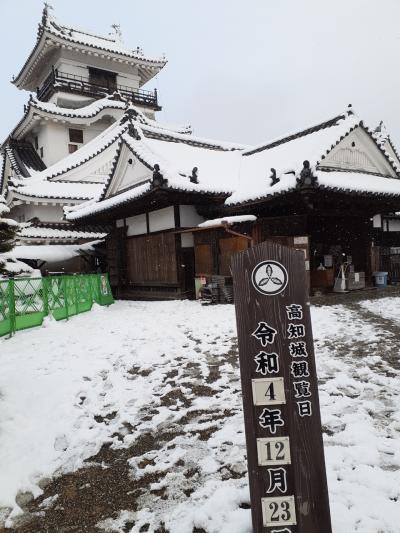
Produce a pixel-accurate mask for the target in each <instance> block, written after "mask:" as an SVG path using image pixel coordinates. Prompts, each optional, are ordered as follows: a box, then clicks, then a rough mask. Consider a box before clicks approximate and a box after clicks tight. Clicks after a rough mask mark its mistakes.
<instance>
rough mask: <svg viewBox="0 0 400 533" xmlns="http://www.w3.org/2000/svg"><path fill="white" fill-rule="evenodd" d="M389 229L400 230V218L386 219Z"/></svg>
mask: <svg viewBox="0 0 400 533" xmlns="http://www.w3.org/2000/svg"><path fill="white" fill-rule="evenodd" d="M388 223H389V224H388V225H389V231H400V220H391V219H389V220H388Z"/></svg>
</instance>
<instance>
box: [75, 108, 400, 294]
mask: <svg viewBox="0 0 400 533" xmlns="http://www.w3.org/2000/svg"><path fill="white" fill-rule="evenodd" d="M117 127H119V128H120V131H119V137H118V139H116V141H115V142H118V143H119V144H118V154H117V156H116V158H115V161H114V164H113V168H112V171H111V172H110V176H109V179H108V182H107V185H106V187H105V189H104V191H103V194H102V196H101V197H100V198H99V200H98V201H97V202H93V201H92V202H86V203H82V204H80V205H79V206H76V207H74V208H71V209H68V210H67V219H68V220H70V221H71V222H74V223H76V224H79V223H80V224H84V225H87V224H98V225H104V224H111V225H113V226H114V229H113V231H112V232H111V233H110V234H109V237H108V238H107V249H108V264H109V270H110V274H111V280H112V284H113V286H114V289H115V291H116V294H117V295H119V296H120V297H124V298H182V297H191V296H192V295H193V292H194V278H195V277H204V276H205V277H211V276H213V275H221V276H229V274H230V270H229V264H230V258H231V256H232V254H233V253H235V252H237V251H240V250H242V249H244V248H246V247H247V246H251V245H253V244H256V243H259V242H263V241H265V240H275V241H278V242H281V243H283V244H287V245H290V246H294V247H296V248H299V249H302V250H303V251H304V260H305V262H306V268H307V270H308V271H309V273H310V276H309V279H310V288H311V289H312V290H315V289H323V290H332V288H333V285H334V282H335V278H336V277H337V275H338V273H339V271H340V267H341V266H342V265H343V264H344V265H345V268H346V272H347V273H348V272H350V273H351V276H353V282H354V283H355V284H357V283H358V284H359V285H360V286H362V283H363V280H364V279H365V283H366V284H367V285H368V284H370V283H372V274H373V272H374V271H376V270H379V268H380V265H381V257H380V254H379V250H380V247H381V245H382V243H383V240H384V235H383V234H384V232H383V230H382V228H378V227H377V223H376V221H377V217H378V215H379V216H384V217H385V216H390V215H391V214H392V213H394V212H396V211H398V210H399V206H400V161H399V159H398V157H397V154H396V151H395V149H394V148H393V145H392V143H391V142H389V141H390V140H389V139H388V137H386V138H382V135H381V133H380V132H379V131H371V130H369V129H368V128H367V127H366V126H365V125H364V124H363V122H362V121H361V120H360V119H359V118H358V117H357V116H356V115H355V114H354V112H353V110H352V109H351V108H349V109H348V110H347V111H346V112H344V113H342V114H339V115H337V116H335V117H333V118H331V119H329V120H327V121H325V122H322V123H320V124H317V125H315V126H313V127H311V128H307V129H306V130H303V131H300V132H297V133H295V134H292V135H289V136H286V137H283V138H280V139H277V140H274V141H273V142H271V143H266V144H263V145H260V146H255V147H252V148H248V147H243V146H240V145H234V144H227V143H218V142H215V141H210V140H207V139H200V138H196V137H194V136H193V135H191V134H189V133H178V132H176V131H174V130H171V129H169V128H168V127H166V126H163V125H160V124H159V125H157V127H156V126H154V125H151V126H149V124H148V123H147V124H146V123H144V122H143V120H141V115H140V114H139V113H138V112H137V110H135V108H134V107H130V108H129V109H127V111H126V112H125V115H124V117H123V118H122V119H121V120H120V121H119V126H117Z"/></svg>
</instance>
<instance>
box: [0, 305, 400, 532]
mask: <svg viewBox="0 0 400 533" xmlns="http://www.w3.org/2000/svg"><path fill="white" fill-rule="evenodd" d="M312 318H313V328H314V338H315V344H316V354H317V364H318V372H319V380H320V400H321V409H322V419H323V426H324V440H325V454H326V461H327V471H328V483H329V491H330V501H331V513H332V520H333V531H334V533H352V532H357V533H399V532H400V502H399V499H400V470H399V467H400V400H399V398H400V358H399V347H400V299H396V298H386V299H384V300H375V301H370V302H363V303H362V304H360V305H358V304H350V305H348V306H342V305H337V306H330V307H329V306H326V307H314V308H313V309H312ZM235 330H236V327H235V317H234V308H233V306H230V305H226V306H211V307H202V306H201V305H200V304H198V303H196V302H153V303H147V302H118V303H116V304H114V305H112V306H111V307H109V308H101V307H96V308H95V309H94V310H93V311H91V312H90V313H86V314H83V315H80V316H77V317H74V318H72V319H71V320H69V321H68V322H59V323H56V322H54V321H48V322H47V323H46V325H45V327H42V328H38V329H34V330H28V331H25V332H19V333H18V334H17V335H16V336H15V337H14V338H12V339H2V340H0V528H1V517H2V516H3V519H4V520H6V524H7V526H8V527H11V526H12V524H13V519H16V520H21V518H20V517H21V508H20V507H19V506H18V505H17V504H16V500H17V502H18V503H19V504H20V506H21V507H22V508H23V509H24V510H25V511H27V510H29V512H30V517H29V520H30V522H29V525H28V526H27V529H23V527H24V526H23V523H22V522H20V529H18V531H21V532H23V531H48V530H49V531H50V530H51V531H58V530H60V531H61V530H63V528H64V527H66V526H70V527H71V526H75V529H74V530H76V531H80V530H82V531H83V530H84V531H101V530H103V531H120V532H123V531H131V532H134V533H138V532H140V531H150V532H160V533H162V532H166V531H168V532H170V533H193V531H197V532H199V533H200V532H207V533H250V532H251V522H250V511H249V494H248V488H247V477H246V461H245V445H244V432H243V419H242V411H241V395H240V383H239V371H238V361H237V347H236V339H235ZM67 473H70V474H67ZM54 474H56V475H57V476H58V477H57V478H56V479H55V480H53V481H51V480H49V478H50V477H52V476H53V475H54ZM40 487H42V488H40ZM30 492H31V493H32V494H33V496H34V497H35V498H37V499H36V500H34V501H30V499H31V498H32V497H31V496H30V494H29V493H30ZM11 510H12V512H11V514H10V511H11ZM6 517H7V518H6ZM26 517H27V514H26V513H25V515H24V518H25V520H26ZM14 523H15V522H14ZM21 524H22V525H21ZM80 527H81V529H80ZM65 530H66V529H65Z"/></svg>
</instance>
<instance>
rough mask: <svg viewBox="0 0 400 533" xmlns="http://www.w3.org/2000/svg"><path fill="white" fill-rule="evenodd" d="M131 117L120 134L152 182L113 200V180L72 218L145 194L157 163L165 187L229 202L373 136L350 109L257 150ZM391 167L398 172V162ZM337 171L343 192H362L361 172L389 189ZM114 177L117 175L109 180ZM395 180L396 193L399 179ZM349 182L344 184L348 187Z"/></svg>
mask: <svg viewBox="0 0 400 533" xmlns="http://www.w3.org/2000/svg"><path fill="white" fill-rule="evenodd" d="M127 113H128V112H127ZM129 119H130V124H131V126H132V127H128V128H127V130H126V131H124V132H123V133H122V135H121V137H122V139H123V141H124V142H125V143H126V145H127V146H128V147H129V148H130V149H131V151H132V153H133V154H134V155H135V156H136V157H137V158H139V159H140V160H141V161H142V163H144V164H145V165H146V166H147V167H148V168H149V176H148V181H146V182H145V183H143V182H142V183H141V184H139V185H138V186H135V187H133V188H131V189H130V190H128V191H127V190H125V191H122V192H120V193H118V192H117V194H115V195H114V196H113V197H112V198H108V199H105V197H106V192H107V189H108V187H109V186H110V181H109V183H108V185H107V186H106V188H105V189H104V192H103V195H102V197H101V199H100V201H99V203H97V204H96V203H94V202H90V203H85V204H84V205H83V206H79V207H76V208H72V209H69V210H68V214H67V218H68V219H69V220H75V219H78V218H81V217H86V216H88V215H90V214H91V213H93V214H94V213H99V212H102V211H106V210H108V209H110V208H113V207H115V206H117V205H120V204H122V203H126V202H129V201H131V200H133V199H134V198H138V197H139V196H141V195H143V194H145V193H146V192H148V191H149V190H150V187H151V186H150V183H149V182H150V181H151V175H150V172H151V171H152V169H153V167H154V165H155V164H158V165H159V166H160V173H161V174H162V176H163V177H164V178H165V179H166V180H168V183H167V184H166V187H167V188H169V189H175V190H179V191H190V192H197V193H220V194H227V195H229V194H230V196H229V197H228V198H227V200H226V201H225V204H226V205H232V204H239V203H244V202H249V201H253V200H256V199H259V198H266V197H269V196H273V195H276V194H281V193H283V192H287V191H289V190H291V189H294V188H296V187H297V181H296V177H297V176H298V175H299V173H300V171H301V170H302V168H303V162H304V161H305V160H308V161H309V162H310V164H311V168H312V170H313V171H314V172H315V171H316V170H320V167H319V164H320V163H321V162H322V161H323V158H324V157H325V156H326V154H328V153H329V152H330V150H331V149H332V148H333V147H334V146H336V145H337V144H338V143H339V142H340V140H341V139H343V138H344V137H345V136H346V135H348V134H349V133H350V132H351V131H353V130H354V129H355V128H357V127H363V128H364V130H365V131H366V132H368V133H369V134H371V132H369V130H368V129H367V128H365V127H364V126H363V125H362V122H361V121H360V120H359V118H358V117H356V116H355V115H354V113H353V112H352V111H347V112H345V113H343V114H341V115H337V116H335V117H334V118H332V119H330V120H328V121H326V122H323V123H320V124H318V125H316V126H313V127H311V128H308V129H306V130H303V131H301V132H297V133H295V134H291V135H289V136H286V137H283V138H280V139H276V140H274V141H272V142H270V143H268V144H263V145H260V146H257V147H255V148H253V149H248V148H246V149H244V148H243V147H242V148H241V149H240V148H238V146H237V145H232V144H226V143H215V142H214V141H208V140H206V139H199V138H196V137H193V136H188V135H182V134H178V133H176V132H167V133H166V132H160V130H158V131H157V134H155V131H154V130H155V128H152V127H151V126H150V127H148V126H146V125H143V124H142V123H140V122H139V121H138V115H137V114H135V115H134V116H132V115H130V117H129ZM149 131H150V134H149ZM381 150H382V153H383V154H384V155H385V157H386V158H387V159H390V158H389V157H388V154H387V153H386V152H385V151H384V150H383V149H382V148H381ZM194 167H197V169H198V171H197V180H198V183H192V182H191V180H190V176H191V175H192V172H193V169H194ZM271 169H275V171H276V176H277V177H279V180H280V181H279V182H278V183H276V184H275V185H271V180H270V176H271V173H272V172H271ZM114 170H115V167H114ZM393 170H394V171H396V167H395V165H394V164H393ZM326 174H327V173H326V172H325V173H323V174H318V176H319V175H321V177H322V178H323V179H322V181H321V182H320V184H321V186H325V183H326V186H330V187H333V188H334V185H332V184H330V183H328V182H329V179H327V181H326V182H325V183H324V179H325V177H326ZM336 174H339V177H338V181H337V184H339V183H340V184H342V185H340V187H341V188H342V189H343V190H344V189H349V188H350V189H351V187H353V185H354V187H355V189H354V190H360V189H359V187H360V183H361V182H360V179H361V178H360V176H367V178H363V183H364V184H365V185H364V189H363V190H369V192H379V191H378V190H377V189H376V187H378V186H379V185H382V192H383V191H384V190H386V188H387V183H388V182H387V181H385V180H386V178H385V177H383V176H381V177H376V176H375V178H374V179H371V178H370V177H369V176H370V174H368V173H362V174H361V173H356V172H346V173H336ZM346 174H347V175H349V176H353V175H356V176H358V178H357V179H352V180H347V181H346V179H345V178H344V177H343V176H344V175H346ZM330 175H331V176H330V177H331V179H332V178H333V177H334V174H333V173H330ZM112 178H113V173H112V174H111V177H110V180H112ZM341 180H342V181H341ZM376 180H378V181H376ZM391 181H392V182H393V183H392V185H393V187H394V189H395V190H396V191H397V180H396V179H393V180H391ZM398 183H400V180H399V181H398ZM345 185H346V187H344V186H345ZM368 187H370V189H368ZM396 194H400V191H397V192H396Z"/></svg>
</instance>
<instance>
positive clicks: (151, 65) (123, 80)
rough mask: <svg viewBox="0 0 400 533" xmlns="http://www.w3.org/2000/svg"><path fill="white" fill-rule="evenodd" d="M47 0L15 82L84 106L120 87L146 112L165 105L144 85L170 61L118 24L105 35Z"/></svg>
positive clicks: (40, 95)
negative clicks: (66, 21)
mask: <svg viewBox="0 0 400 533" xmlns="http://www.w3.org/2000/svg"><path fill="white" fill-rule="evenodd" d="M49 9H51V8H50V6H49V5H48V4H45V7H44V10H43V15H42V20H41V23H40V24H39V28H38V33H37V40H36V44H35V46H34V48H33V50H32V51H31V53H30V54H29V57H28V58H27V60H26V61H25V63H24V65H23V67H22V68H21V70H20V72H19V73H18V74H17V76H16V77H15V78H14V80H13V83H14V85H15V86H16V87H18V89H24V90H27V91H31V92H36V96H37V99H38V100H40V101H42V102H51V103H54V104H55V105H57V106H60V107H67V108H80V107H84V106H86V105H88V104H89V103H90V102H93V100H96V99H100V98H104V96H106V95H108V94H112V93H114V92H115V91H118V92H119V94H120V95H121V96H122V97H124V98H126V99H128V100H131V101H132V102H133V104H135V105H136V106H138V107H139V108H141V109H142V110H143V112H145V113H146V114H148V115H150V116H152V118H153V116H154V112H155V111H158V110H160V109H161V108H160V106H159V104H158V100H157V92H156V91H148V90H145V89H143V88H142V87H143V86H144V85H145V84H146V83H147V82H148V81H150V80H151V79H152V78H153V77H154V76H155V75H156V74H157V73H158V72H159V71H160V70H161V69H162V68H163V67H164V65H165V64H166V60H165V58H158V59H155V58H150V57H147V56H145V55H144V54H143V52H142V50H141V49H140V48H139V47H137V48H136V49H134V50H132V49H129V48H127V47H126V46H125V45H124V44H123V42H122V36H121V31H120V28H119V26H118V25H116V24H114V25H113V26H112V33H111V34H110V35H108V36H106V37H104V36H100V35H96V34H93V33H88V32H85V31H82V30H79V29H76V28H72V27H68V26H64V25H62V24H60V23H59V22H58V21H57V20H56V19H55V18H54V17H53V16H51V15H50V12H49Z"/></svg>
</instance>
